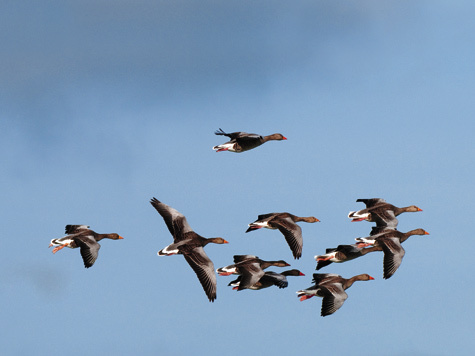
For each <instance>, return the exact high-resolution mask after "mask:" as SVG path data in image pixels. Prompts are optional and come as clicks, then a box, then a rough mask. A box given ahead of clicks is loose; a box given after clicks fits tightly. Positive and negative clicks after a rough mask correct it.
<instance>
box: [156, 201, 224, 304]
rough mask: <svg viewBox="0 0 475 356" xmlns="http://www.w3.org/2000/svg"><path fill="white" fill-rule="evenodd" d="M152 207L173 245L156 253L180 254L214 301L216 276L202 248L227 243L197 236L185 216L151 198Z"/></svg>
mask: <svg viewBox="0 0 475 356" xmlns="http://www.w3.org/2000/svg"><path fill="white" fill-rule="evenodd" d="M150 203H151V204H152V206H153V207H154V208H155V209H156V210H157V211H158V213H159V214H160V215H161V216H162V218H163V220H164V221H165V224H166V225H167V227H168V230H169V231H170V233H171V234H172V236H173V243H172V244H170V245H168V246H166V247H165V248H163V249H161V250H160V251H158V253H157V254H158V255H159V256H171V255H175V254H181V255H183V257H184V258H185V260H186V261H187V262H188V264H189V265H190V267H191V268H192V269H193V271H194V272H195V273H196V275H197V277H198V279H199V281H200V283H201V285H202V287H203V290H204V291H205V293H206V295H207V297H208V299H209V301H210V302H213V301H214V300H215V299H216V275H215V272H214V265H213V262H212V261H211V260H210V259H209V257H208V256H207V255H206V253H205V251H204V249H203V247H204V246H206V245H207V244H208V243H210V242H211V243H216V244H225V243H228V242H227V241H226V240H225V239H223V238H221V237H213V238H205V237H202V236H200V235H198V234H197V233H196V232H194V231H193V229H192V228H191V227H190V225H189V224H188V222H187V220H186V218H185V216H184V215H183V214H181V213H180V212H178V211H177V210H176V209H174V208H172V207H170V206H168V205H166V204H164V203H162V202H160V201H158V200H157V199H156V198H152V200H151V201H150Z"/></svg>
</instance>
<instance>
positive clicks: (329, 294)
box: [320, 283, 348, 316]
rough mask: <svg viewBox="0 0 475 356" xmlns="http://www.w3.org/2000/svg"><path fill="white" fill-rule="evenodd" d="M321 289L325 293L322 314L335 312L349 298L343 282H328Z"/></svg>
mask: <svg viewBox="0 0 475 356" xmlns="http://www.w3.org/2000/svg"><path fill="white" fill-rule="evenodd" d="M320 290H321V293H322V294H323V300H322V311H321V315H322V316H327V315H330V314H333V313H334V312H336V311H337V310H338V309H340V308H341V306H342V305H343V303H344V302H345V300H346V299H348V294H346V292H345V290H344V289H343V286H342V285H341V283H334V284H326V285H324V286H320Z"/></svg>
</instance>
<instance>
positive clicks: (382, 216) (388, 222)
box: [348, 198, 422, 228]
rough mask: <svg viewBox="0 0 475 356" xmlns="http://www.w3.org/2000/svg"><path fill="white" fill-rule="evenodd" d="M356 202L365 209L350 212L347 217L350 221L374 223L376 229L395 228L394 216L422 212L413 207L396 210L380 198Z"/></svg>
mask: <svg viewBox="0 0 475 356" xmlns="http://www.w3.org/2000/svg"><path fill="white" fill-rule="evenodd" d="M356 201H357V202H362V203H365V205H366V209H362V210H358V211H350V213H349V214H348V217H349V218H350V219H352V220H351V221H363V220H366V221H370V222H375V223H376V226H378V227H389V228H396V227H397V224H398V220H397V219H396V216H398V215H400V214H402V213H405V212H416V211H422V209H420V208H418V207H417V206H415V205H410V206H407V207H404V208H398V207H396V206H394V205H392V204H389V203H387V202H386V200H384V199H380V198H372V199H357V200H356Z"/></svg>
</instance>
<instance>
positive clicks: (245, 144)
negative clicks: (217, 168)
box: [213, 129, 287, 153]
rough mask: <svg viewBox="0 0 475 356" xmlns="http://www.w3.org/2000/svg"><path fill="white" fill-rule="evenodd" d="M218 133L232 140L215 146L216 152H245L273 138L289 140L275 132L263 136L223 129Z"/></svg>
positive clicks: (217, 132)
mask: <svg viewBox="0 0 475 356" xmlns="http://www.w3.org/2000/svg"><path fill="white" fill-rule="evenodd" d="M215 134H216V135H221V136H227V137H229V138H230V139H231V140H230V141H228V142H225V143H223V144H221V145H217V146H214V147H213V150H215V151H216V152H221V151H230V152H236V153H240V152H244V151H249V150H252V149H253V148H256V147H259V146H260V145H262V144H264V143H266V142H267V141H272V140H278V141H280V140H287V138H285V137H284V136H283V135H282V134H279V133H275V134H272V135H268V136H261V135H257V134H251V133H247V132H232V133H226V132H224V131H223V130H222V129H219V130H217V131H216V132H215Z"/></svg>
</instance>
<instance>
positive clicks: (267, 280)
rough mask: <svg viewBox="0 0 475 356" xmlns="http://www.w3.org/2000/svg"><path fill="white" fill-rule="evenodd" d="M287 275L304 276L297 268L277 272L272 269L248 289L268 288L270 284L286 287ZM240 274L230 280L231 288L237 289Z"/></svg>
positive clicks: (287, 283) (240, 277)
mask: <svg viewBox="0 0 475 356" xmlns="http://www.w3.org/2000/svg"><path fill="white" fill-rule="evenodd" d="M287 276H305V274H303V273H302V272H300V271H299V270H298V269H291V270H288V271H283V272H282V273H277V272H273V271H269V272H265V273H264V275H263V276H262V277H261V279H259V281H258V282H257V283H255V284H253V285H252V286H250V287H248V289H252V290H259V289H264V288H269V287H271V286H277V287H279V288H281V289H282V288H287V286H288V285H289V282H288V281H287ZM241 279H242V276H239V277H238V278H237V279H236V280H234V281H232V282H230V283H229V284H228V286H233V289H238V287H239V284H240V283H241Z"/></svg>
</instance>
